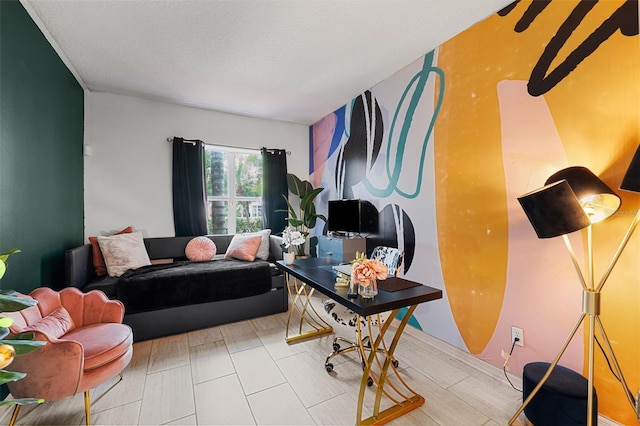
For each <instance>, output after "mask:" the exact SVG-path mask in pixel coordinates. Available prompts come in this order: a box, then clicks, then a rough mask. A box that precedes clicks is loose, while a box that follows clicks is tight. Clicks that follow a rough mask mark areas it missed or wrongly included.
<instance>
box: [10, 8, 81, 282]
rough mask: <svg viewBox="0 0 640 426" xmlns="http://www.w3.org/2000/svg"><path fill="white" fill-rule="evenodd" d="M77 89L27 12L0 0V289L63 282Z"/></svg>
mask: <svg viewBox="0 0 640 426" xmlns="http://www.w3.org/2000/svg"><path fill="white" fill-rule="evenodd" d="M83 126H84V93H83V89H82V87H81V86H80V85H79V84H78V82H77V81H76V79H75V78H74V76H73V75H72V74H71V72H69V70H68V68H67V67H66V66H65V64H64V63H63V62H62V60H61V59H60V58H59V57H58V55H57V54H56V52H55V51H54V49H53V48H52V47H51V45H50V44H49V42H48V41H47V40H46V38H45V37H44V36H43V35H42V33H41V32H40V29H39V28H38V27H37V26H36V24H35V23H34V22H33V20H32V19H31V18H30V17H29V14H28V13H27V12H26V11H25V9H24V8H23V7H22V5H21V4H20V3H19V2H18V1H16V0H6V1H5V0H2V1H0V252H4V251H6V250H7V249H9V248H13V247H17V248H19V249H21V250H22V253H19V254H16V255H13V256H11V257H10V258H9V262H8V269H7V273H6V274H5V276H4V278H3V279H2V281H1V282H0V285H1V287H2V288H3V289H15V290H18V291H22V292H29V291H31V290H33V289H34V288H36V287H40V286H48V287H53V288H60V287H62V286H63V284H64V251H65V250H66V249H68V248H71V247H74V246H78V245H80V244H82V242H83V238H84V202H83V187H84V185H83V154H82V144H83Z"/></svg>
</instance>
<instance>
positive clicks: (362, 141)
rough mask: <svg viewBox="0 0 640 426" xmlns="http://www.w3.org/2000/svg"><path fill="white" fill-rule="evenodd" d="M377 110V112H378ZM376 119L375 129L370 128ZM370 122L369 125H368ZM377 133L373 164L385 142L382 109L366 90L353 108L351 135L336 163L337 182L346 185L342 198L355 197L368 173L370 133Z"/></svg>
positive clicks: (337, 185) (374, 140)
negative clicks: (356, 186)
mask: <svg viewBox="0 0 640 426" xmlns="http://www.w3.org/2000/svg"><path fill="white" fill-rule="evenodd" d="M363 96H364V98H365V99H366V101H367V108H366V110H365V105H364V101H363ZM374 111H375V116H374ZM374 123H375V127H374V128H373V129H371V128H370V126H371V125H372V124H374ZM367 124H368V125H367ZM368 133H370V134H372V136H373V152H372V154H371V164H373V163H375V161H376V158H378V153H379V152H380V146H381V145H382V133H383V123H382V112H381V111H380V107H379V106H378V101H377V100H376V98H374V97H373V96H372V95H371V92H370V91H368V90H367V91H366V92H365V93H364V95H361V96H358V97H357V98H356V100H355V102H354V105H353V109H352V111H351V125H350V127H349V139H347V142H346V143H345V144H344V146H343V147H342V157H341V161H339V162H338V164H337V165H336V173H335V183H336V189H337V190H338V191H339V190H340V187H341V185H340V182H344V185H343V186H342V194H341V196H342V198H346V199H348V198H353V188H352V187H353V186H354V185H356V184H358V183H360V181H362V179H364V177H365V175H366V174H367V134H368Z"/></svg>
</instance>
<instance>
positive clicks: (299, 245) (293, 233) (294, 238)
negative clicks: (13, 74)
mask: <svg viewBox="0 0 640 426" xmlns="http://www.w3.org/2000/svg"><path fill="white" fill-rule="evenodd" d="M307 234H308V233H305V232H301V231H298V230H296V229H295V228H294V227H292V226H287V227H286V228H285V229H284V231H282V246H283V249H284V250H285V252H286V253H291V254H293V255H294V256H300V255H304V254H305V253H304V243H305V242H306V241H307ZM285 262H286V259H285ZM292 263H293V262H292ZM289 265H290V264H289Z"/></svg>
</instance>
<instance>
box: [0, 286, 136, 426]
mask: <svg viewBox="0 0 640 426" xmlns="http://www.w3.org/2000/svg"><path fill="white" fill-rule="evenodd" d="M25 297H32V298H33V299H36V300H37V301H38V304H37V305H35V306H32V307H30V308H27V309H24V310H22V311H19V312H7V313H3V314H1V316H8V317H11V318H13V320H14V323H13V325H12V326H11V333H12V334H17V333H22V332H33V333H35V339H36V340H44V341H46V342H47V344H46V345H44V346H43V347H41V348H39V349H38V350H36V351H34V352H31V353H29V354H26V355H23V356H20V357H16V358H15V359H14V360H13V362H12V363H11V364H10V365H9V366H8V367H7V368H6V370H10V371H20V372H24V373H27V376H26V377H25V378H24V379H21V380H19V381H16V382H10V383H8V386H9V390H10V391H11V395H12V396H13V397H14V398H44V399H45V400H47V401H55V400H58V399H62V398H65V397H68V396H72V395H75V394H77V393H79V392H84V405H85V416H86V424H87V426H88V425H90V424H91V400H90V395H89V391H90V390H91V389H93V388H95V387H96V386H98V385H100V384H102V383H104V382H106V381H107V380H109V379H111V378H113V377H115V376H117V375H118V374H119V375H120V379H122V371H123V370H124V368H125V367H126V366H127V365H128V364H129V361H131V356H132V355H133V332H132V331H131V328H129V326H127V325H125V324H122V318H123V316H124V306H123V305H122V303H121V302H119V301H117V300H109V299H107V297H106V296H105V295H104V293H102V292H101V291H97V290H94V291H90V292H88V293H82V292H81V291H79V290H78V289H76V288H74V287H69V288H65V289H63V290H61V291H59V292H57V291H54V290H52V289H50V288H47V287H41V288H37V289H35V290H34V291H32V292H31V293H30V294H29V296H25ZM19 411H20V405H16V407H15V410H14V412H13V416H12V418H11V422H10V423H9V424H10V425H13V424H14V423H15V421H16V419H17V417H18V412H19Z"/></svg>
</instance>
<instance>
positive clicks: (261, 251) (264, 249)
mask: <svg viewBox="0 0 640 426" xmlns="http://www.w3.org/2000/svg"><path fill="white" fill-rule="evenodd" d="M240 235H246V236H249V237H255V236H256V235H259V236H260V238H262V240H261V241H260V247H258V252H257V253H256V257H257V258H258V259H262V260H269V236H270V235H271V229H263V230H262V231H258V232H247V233H245V234H240Z"/></svg>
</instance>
